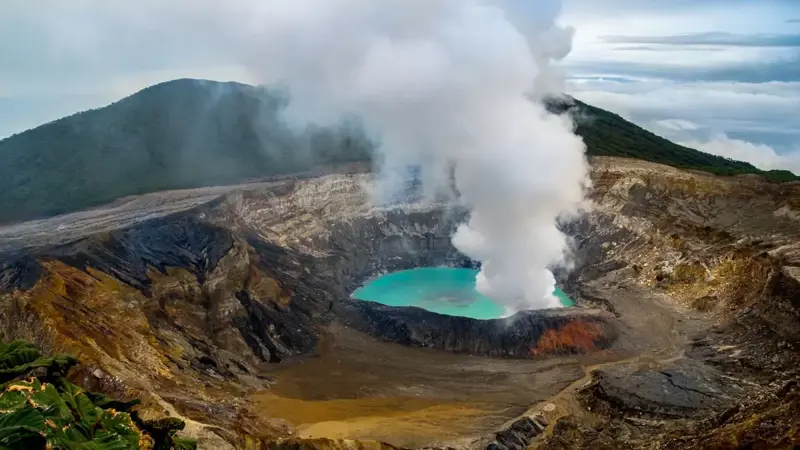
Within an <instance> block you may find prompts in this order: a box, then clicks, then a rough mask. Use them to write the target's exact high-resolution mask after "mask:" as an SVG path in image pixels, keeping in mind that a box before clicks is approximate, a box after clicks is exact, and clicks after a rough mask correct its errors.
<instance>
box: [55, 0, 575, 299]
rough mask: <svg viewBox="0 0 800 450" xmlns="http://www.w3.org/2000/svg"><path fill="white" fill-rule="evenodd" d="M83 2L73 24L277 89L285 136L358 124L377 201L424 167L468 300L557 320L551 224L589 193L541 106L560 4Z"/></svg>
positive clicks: (563, 50) (556, 257) (559, 249)
mask: <svg viewBox="0 0 800 450" xmlns="http://www.w3.org/2000/svg"><path fill="white" fill-rule="evenodd" d="M89 3H92V2H89V1H88V0H87V1H85V2H82V3H80V4H81V5H84V4H86V5H88V4H89ZM93 4H94V5H95V6H96V8H99V9H91V11H95V12H94V13H92V14H95V15H98V16H100V17H99V18H95V19H96V20H92V21H89V20H87V21H86V24H100V25H98V26H101V25H102V24H110V25H102V26H108V27H118V28H120V29H122V28H123V27H121V26H120V23H121V22H124V23H126V24H127V25H126V26H128V27H131V26H133V27H134V28H138V29H140V31H143V36H147V38H146V39H151V40H152V39H160V40H162V41H163V43H164V44H165V45H170V44H171V43H172V42H181V43H183V44H182V45H189V46H191V48H192V49H194V50H196V51H194V52H192V55H193V57H197V58H201V57H208V56H209V55H213V58H216V59H219V60H230V59H231V58H234V59H236V60H237V65H238V66H240V67H244V68H245V69H246V71H247V72H248V73H250V74H251V75H252V78H253V79H255V80H257V81H258V82H260V83H263V84H267V85H273V84H275V83H284V84H285V85H286V87H288V89H289V90H290V92H291V98H292V101H291V104H290V105H289V108H288V110H287V114H288V115H289V118H290V119H292V120H293V121H294V123H303V124H307V123H310V122H313V123H316V124H319V125H326V124H336V123H338V122H339V120H340V119H341V118H342V117H346V116H358V117H360V118H361V119H362V121H363V123H364V125H365V126H366V128H367V130H368V131H369V132H370V133H372V134H374V135H375V137H376V138H378V139H379V140H380V143H381V146H380V156H381V158H380V161H381V166H380V171H381V174H382V177H381V183H380V186H379V188H380V189H378V191H377V192H376V196H377V198H376V200H380V199H381V198H382V197H385V196H386V195H389V194H391V193H393V192H395V191H396V189H397V188H398V187H399V186H400V185H401V184H403V183H402V182H403V181H405V180H404V176H403V175H398V174H405V173H407V171H406V170H403V169H405V168H406V167H407V166H409V165H410V166H416V165H422V173H421V175H422V180H423V184H424V187H425V192H426V193H428V194H429V195H443V194H444V195H450V196H453V197H454V198H455V197H457V198H458V199H459V200H460V201H461V202H462V203H463V204H464V205H465V206H466V207H468V209H469V211H470V213H471V214H470V219H469V221H468V223H465V224H463V225H462V226H461V227H460V228H459V229H458V231H457V233H456V234H455V236H453V242H454V244H455V245H456V246H457V247H458V248H459V249H460V250H461V251H463V252H464V253H466V254H467V255H469V256H471V257H472V258H474V259H477V260H480V261H482V262H483V269H482V271H481V273H480V275H479V277H478V281H477V287H478V289H479V291H480V292H481V293H483V294H485V295H487V296H490V297H491V298H493V299H495V300H497V301H501V302H503V303H504V304H505V306H506V308H507V309H508V311H509V312H514V311H517V310H520V309H525V308H542V307H557V306H559V303H558V301H557V299H556V298H555V297H553V295H552V292H553V290H554V289H553V287H554V279H553V275H552V273H551V272H550V271H549V268H550V267H552V266H554V265H557V264H560V263H561V262H562V261H563V260H564V258H565V251H566V250H567V243H566V238H565V236H564V235H563V234H562V233H561V232H559V231H558V229H557V228H556V223H557V220H558V219H559V217H562V216H564V215H569V214H573V213H575V212H576V211H577V208H578V205H579V203H580V202H581V201H582V199H583V193H584V189H583V185H584V182H585V179H586V163H585V158H584V146H583V143H582V142H581V140H580V139H579V138H578V137H577V136H575V135H574V134H573V132H572V131H573V130H572V123H571V121H570V120H569V119H568V118H565V117H558V116H554V115H552V114H549V113H548V112H547V111H546V110H545V108H544V107H543V105H542V103H541V100H542V99H543V98H545V97H546V96H548V95H554V94H558V93H560V92H561V79H562V77H561V76H560V72H559V69H558V67H557V66H555V65H554V64H553V63H554V62H556V61H558V60H560V59H562V58H563V57H564V56H566V55H567V54H568V53H569V51H570V47H571V41H572V35H573V33H572V30H571V29H569V28H563V27H560V26H558V25H557V23H556V21H557V18H558V15H559V12H560V6H561V5H560V2H559V1H557V0H268V1H261V0H234V1H230V2H218V1H216V0H194V1H191V2H188V1H177V0H176V1H174V2H161V1H159V0H141V2H136V3H135V5H136V6H135V9H134V10H132V11H128V12H126V13H119V12H117V11H118V10H119V8H118V5H116V4H115V5H111V6H108V5H106V2H94V3H93ZM70 5H72V3H70ZM131 5H133V4H131ZM112 6H113V7H112ZM70 8H73V6H70ZM131 8H133V6H131ZM87 10H88V9H87ZM97 11H99V12H97ZM76 29H83V28H80V27H76ZM144 32H146V33H144ZM90 34H91V33H88V32H86V33H83V34H81V36H84V35H86V36H89V35H90ZM112 35H113V33H112ZM151 35H152V36H151ZM87 39H88V37H87ZM98 42H99V41H98ZM98 46H99V44H98ZM80 48H86V46H85V45H83V46H80ZM92 48H94V47H92ZM100 49H101V47H98V48H97V50H100ZM220 55H224V57H223V58H218V56H220ZM453 188H455V192H454V189H453Z"/></svg>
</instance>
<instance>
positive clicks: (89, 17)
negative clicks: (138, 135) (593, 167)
mask: <svg viewBox="0 0 800 450" xmlns="http://www.w3.org/2000/svg"><path fill="white" fill-rule="evenodd" d="M375 1H388V0H375ZM504 1H506V2H509V3H512V4H515V9H514V19H515V20H517V21H519V22H520V23H524V21H526V20H529V21H531V23H533V22H535V21H536V17H533V16H534V15H535V12H534V10H533V8H530V9H529V10H528V8H526V5H530V3H526V2H530V1H535V0H504ZM157 3H158V1H157V0H139V1H136V2H133V1H126V2H106V1H101V0H55V1H49V2H46V1H45V0H4V1H3V2H1V3H0V55H3V56H2V58H0V137H5V136H9V135H12V134H14V133H17V132H20V131H23V130H25V129H28V128H32V127H35V126H37V125H40V124H42V123H45V122H48V121H50V120H54V119H57V118H60V117H63V116H65V115H69V114H72V113H74V112H77V111H81V110H85V109H89V108H96V107H101V106H104V105H106V104H108V103H110V102H113V101H115V100H118V99H120V98H122V97H124V96H127V95H129V94H131V93H133V92H136V91H137V90H139V89H142V88H144V87H146V86H149V85H152V84H155V83H158V82H161V81H167V80H170V79H175V78H183V77H191V78H206V79H214V80H236V81H242V82H249V83H256V82H257V81H258V80H256V79H254V77H253V76H252V74H251V73H249V72H248V70H246V69H245V66H244V65H242V64H241V61H237V60H236V58H232V57H227V55H229V54H233V53H235V52H228V51H226V50H227V49H225V48H223V46H221V45H219V44H218V43H217V42H215V41H213V40H210V39H209V36H212V35H213V31H214V29H213V27H214V24H213V23H209V22H208V16H209V15H208V14H205V15H204V14H203V13H204V12H206V13H207V12H208V11H207V9H208V8H209V6H208V5H209V4H210V2H208V1H195V2H189V1H188V0H175V1H173V2H168V4H169V5H170V6H167V7H163V6H159V8H161V9H160V10H159V14H158V15H154V14H152V12H153V9H152V8H151V7H153V5H156V4H157ZM214 3H215V4H216V5H219V3H216V2H214ZM224 4H225V5H231V6H230V7H231V8H236V7H237V5H241V4H243V2H241V1H231V2H225V3H224ZM188 5H192V6H191V7H189V6H188ZM216 7H218V6H216ZM204 8H205V9H204ZM526 12H530V13H529V14H527V15H526ZM222 13H223V14H224V11H223V12H222ZM215 14H219V12H215ZM187 17H189V18H190V19H191V20H185V19H186V18H187ZM561 22H562V23H563V24H566V25H571V26H573V27H574V28H575V37H574V41H573V46H572V51H571V53H570V54H569V55H568V56H567V58H566V59H565V60H564V61H563V65H564V72H565V74H566V77H567V82H566V91H567V93H569V94H571V95H574V96H575V97H577V98H579V99H581V100H583V101H585V102H587V103H590V104H593V105H596V106H599V107H602V108H605V109H609V110H611V111H613V112H616V113H618V114H620V115H622V116H623V117H625V118H627V119H629V120H632V121H634V122H636V123H637V124H639V125H641V126H644V127H645V128H648V129H650V130H652V131H654V132H656V133H657V134H659V135H662V136H665V137H667V138H670V139H672V140H674V141H677V142H680V143H684V144H686V145H689V146H692V147H694V148H698V149H700V150H703V151H707V152H711V153H715V154H721V155H724V156H729V157H733V158H736V159H743V160H747V161H749V162H752V163H753V164H755V165H756V166H758V167H761V168H765V169H774V168H785V169H789V170H793V171H794V172H796V173H799V174H800V1H798V0H670V1H663V0H564V1H563V11H562V18H561Z"/></svg>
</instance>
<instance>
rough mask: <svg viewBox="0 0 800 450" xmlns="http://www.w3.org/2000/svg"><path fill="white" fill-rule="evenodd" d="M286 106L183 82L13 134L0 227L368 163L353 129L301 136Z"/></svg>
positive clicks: (259, 92)
mask: <svg viewBox="0 0 800 450" xmlns="http://www.w3.org/2000/svg"><path fill="white" fill-rule="evenodd" d="M284 106H285V101H284V100H283V99H282V97H281V96H280V95H277V94H276V93H274V92H269V91H267V90H266V89H262V88H256V87H253V86H248V85H244V84H239V83H217V82H210V81H200V80H176V81H171V82H167V83H163V84H159V85H155V86H152V87H149V88H147V89H144V90H142V91H140V92H138V93H136V94H134V95H131V96H130V97H127V98H125V99H123V100H120V101H118V102H116V103H114V104H111V105H109V106H106V107H104V108H100V109H96V110H90V111H85V112H81V113H78V114H75V115H72V116H69V117H66V118H63V119H60V120H56V121H54V122H50V123H48V124H46V125H42V126H40V127H37V128H34V129H32V130H29V131H26V132H23V133H20V134H17V135H14V136H11V137H9V138H7V139H5V140H3V141H0V191H2V192H3V196H2V197H0V222H9V221H17V220H26V219H31V218H37V217H43V216H50V215H55V214H60V213H64V212H69V211H75V210H78V209H82V208H86V207H89V206H94V205H98V204H102V203H106V202H109V201H112V200H114V199H117V198H120V197H124V196H128V195H134V194H141V193H146V192H153V191H159V190H165V189H179V188H191V187H201V186H212V185H220V184H231V183H236V182H240V181H242V180H244V179H248V178H253V177H261V176H266V175H273V174H281V173H287V172H295V171H299V170H303V169H305V168H308V167H309V166H310V165H311V163H312V161H315V162H320V163H337V162H348V161H351V160H361V159H365V158H366V157H367V155H368V148H369V146H368V145H366V144H365V143H364V142H365V141H362V142H361V143H359V142H356V139H363V137H360V136H357V135H356V133H355V132H354V131H353V130H354V129H355V128H353V127H352V126H350V125H349V124H346V123H345V124H343V125H342V129H341V130H336V131H333V132H332V131H329V130H323V129H309V130H305V131H304V132H303V133H297V132H293V131H292V130H290V129H289V128H288V127H287V126H286V125H285V124H284V123H283V122H282V121H281V120H280V119H279V116H280V112H281V109H282V108H283V107H284Z"/></svg>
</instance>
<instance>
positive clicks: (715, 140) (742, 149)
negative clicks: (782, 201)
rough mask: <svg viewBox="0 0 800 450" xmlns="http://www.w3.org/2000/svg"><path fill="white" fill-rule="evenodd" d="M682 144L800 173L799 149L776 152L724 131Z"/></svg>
mask: <svg viewBox="0 0 800 450" xmlns="http://www.w3.org/2000/svg"><path fill="white" fill-rule="evenodd" d="M681 144H682V145H685V146H687V147H690V148H695V149H697V150H700V151H704V152H706V153H711V154H713V155H719V156H724V157H727V158H731V159H736V160H739V161H746V162H749V163H750V164H752V165H754V166H756V167H758V168H759V169H763V170H789V171H791V172H793V173H794V174H796V175H800V150H794V151H791V152H787V153H778V152H776V151H775V149H773V148H772V147H770V146H768V145H765V144H754V143H752V142H747V141H744V140H740V139H732V138H730V137H728V135H726V134H725V133H720V134H717V135H714V136H712V137H711V138H710V139H708V140H704V141H682V142H681Z"/></svg>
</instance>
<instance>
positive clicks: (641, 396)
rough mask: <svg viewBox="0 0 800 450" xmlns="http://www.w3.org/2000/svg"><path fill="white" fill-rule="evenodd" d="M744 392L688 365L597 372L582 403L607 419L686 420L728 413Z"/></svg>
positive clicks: (690, 362)
mask: <svg viewBox="0 0 800 450" xmlns="http://www.w3.org/2000/svg"><path fill="white" fill-rule="evenodd" d="M744 392H745V389H744V388H743V387H742V386H738V385H737V384H736V382H735V381H733V380H731V379H729V378H726V377H724V374H722V373H720V372H719V371H717V370H715V369H713V368H711V367H707V366H705V365H703V364H701V363H698V362H696V361H693V360H690V359H682V360H680V361H679V362H678V363H676V364H675V365H672V366H671V367H669V368H667V369H663V370H654V369H642V370H638V369H635V368H633V367H626V366H618V367H613V368H610V369H606V370H598V371H596V372H594V374H593V376H592V384H591V385H590V386H589V387H587V388H586V389H584V391H583V399H584V403H586V404H587V405H588V406H589V407H590V408H591V409H592V410H593V411H596V412H600V411H602V412H604V413H606V414H608V415H611V416H635V417H649V418H686V417H697V416H702V415H708V414H710V413H712V412H714V411H718V410H720V409H726V408H729V407H730V406H731V405H733V404H734V403H735V402H736V400H737V398H738V397H740V396H741V395H742V394H743V393H744Z"/></svg>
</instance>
